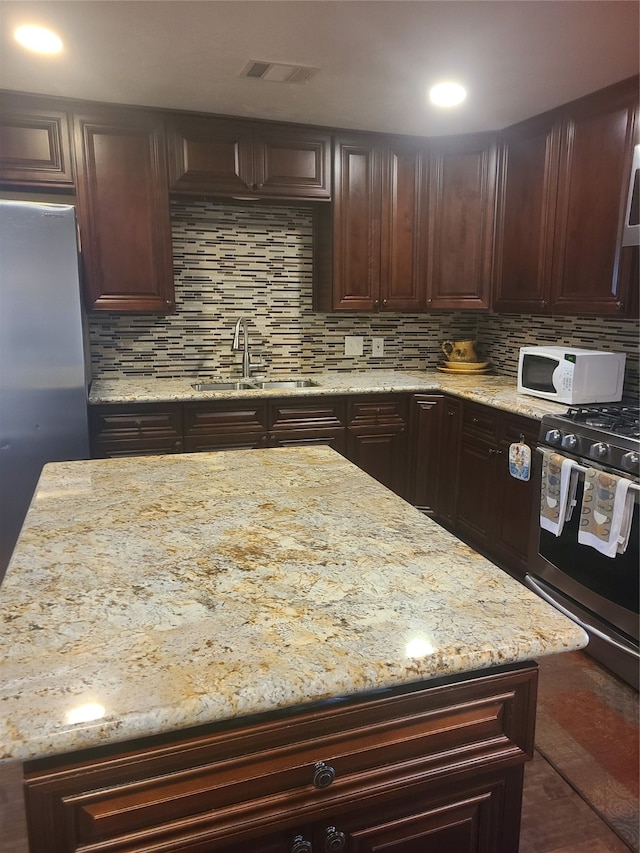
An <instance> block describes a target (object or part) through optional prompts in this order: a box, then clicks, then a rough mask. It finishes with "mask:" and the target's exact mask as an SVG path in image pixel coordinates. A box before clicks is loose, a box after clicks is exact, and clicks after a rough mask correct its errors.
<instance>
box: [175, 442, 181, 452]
mask: <svg viewBox="0 0 640 853" xmlns="http://www.w3.org/2000/svg"><path fill="white" fill-rule="evenodd" d="M175 448H176V450H182V442H181V441H176V443H175Z"/></svg>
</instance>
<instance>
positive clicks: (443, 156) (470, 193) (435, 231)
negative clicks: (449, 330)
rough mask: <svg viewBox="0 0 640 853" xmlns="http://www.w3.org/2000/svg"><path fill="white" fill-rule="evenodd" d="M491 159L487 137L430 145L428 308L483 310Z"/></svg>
mask: <svg viewBox="0 0 640 853" xmlns="http://www.w3.org/2000/svg"><path fill="white" fill-rule="evenodd" d="M496 158H497V145H496V137H495V136H494V135H493V134H470V135H468V136H460V137H449V138H447V139H446V140H434V141H432V143H431V156H430V166H429V230H430V251H429V282H428V287H429V292H428V297H429V298H428V306H429V307H430V308H446V309H458V308H484V309H488V308H489V294H490V283H491V254H492V249H493V227H494V204H495V184H496Z"/></svg>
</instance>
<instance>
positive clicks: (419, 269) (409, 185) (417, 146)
mask: <svg viewBox="0 0 640 853" xmlns="http://www.w3.org/2000/svg"><path fill="white" fill-rule="evenodd" d="M427 169H428V160H427V153H426V149H425V146H424V143H423V142H422V141H421V140H410V139H406V138H405V137H399V138H397V137H384V136H380V135H376V134H353V135H349V136H339V137H337V138H336V139H335V140H334V200H333V205H332V206H331V208H329V207H327V208H326V209H325V208H321V209H317V210H316V220H315V228H314V239H315V251H314V264H315V288H314V298H315V307H316V308H317V309H318V310H320V311H369V312H375V311H405V312H411V311H424V310H425V309H426V299H427V297H426V262H427V251H428V241H427V231H426V217H427Z"/></svg>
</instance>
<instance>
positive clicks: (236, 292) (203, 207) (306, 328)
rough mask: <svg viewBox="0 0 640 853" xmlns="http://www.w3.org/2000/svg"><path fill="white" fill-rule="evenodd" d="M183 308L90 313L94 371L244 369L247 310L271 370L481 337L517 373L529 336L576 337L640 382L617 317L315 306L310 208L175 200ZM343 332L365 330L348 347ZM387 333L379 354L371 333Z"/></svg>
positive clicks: (433, 360)
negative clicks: (242, 330)
mask: <svg viewBox="0 0 640 853" xmlns="http://www.w3.org/2000/svg"><path fill="white" fill-rule="evenodd" d="M171 212H172V227H173V253H174V270H175V285H176V312H175V313H174V314H171V315H168V316H164V315H163V316H150V315H122V314H108V313H105V314H102V313H101V314H97V313H96V314H92V315H90V318H89V321H90V322H89V326H90V340H91V353H92V368H93V376H94V378H118V377H121V378H125V377H134V376H140V377H150V376H157V377H164V378H170V377H183V376H184V377H195V376H199V377H206V376H213V375H216V376H228V375H231V374H239V373H240V370H241V360H242V354H241V353H239V352H233V351H232V350H231V341H232V337H233V328H234V325H235V321H236V319H237V318H238V317H241V316H244V317H246V318H247V319H248V321H249V332H250V336H249V337H250V343H251V350H252V352H253V353H258V352H259V353H261V355H262V357H263V362H264V370H267V371H269V372H273V373H286V372H291V371H304V372H306V373H312V372H313V371H326V370H364V369H368V368H389V369H411V368H413V369H423V368H425V367H433V366H435V365H436V364H437V363H438V361H440V360H441V358H442V354H441V352H440V344H441V342H442V341H443V340H445V339H447V338H457V339H466V338H476V339H477V340H478V342H479V346H478V349H479V352H480V353H481V354H483V355H486V356H487V357H488V358H489V359H491V361H492V362H493V364H494V366H495V368H496V370H497V372H499V373H504V374H507V375H513V376H515V372H516V365H517V358H518V349H519V347H520V346H522V345H523V344H525V343H527V344H535V343H561V344H562V343H566V344H571V345H573V346H585V347H591V348H602V349H613V350H621V351H624V352H626V353H627V374H626V383H625V393H627V394H637V393H638V323H637V322H636V321H619V320H609V319H598V320H594V319H580V318H578V319H576V318H548V319H544V320H541V318H540V317H527V316H521V315H502V316H496V315H484V314H483V315H480V314H473V313H464V312H445V313H438V314H430V315H423V314H416V315H406V314H381V315H357V314H348V315H335V314H319V313H317V312H314V311H313V310H312V307H311V306H312V303H311V281H312V216H311V208H310V207H299V206H295V207H293V206H291V207H288V206H286V207H285V206H275V205H272V206H260V207H256V206H250V205H228V204H220V203H216V202H213V201H195V202H193V201H189V202H183V201H176V202H172V208H171ZM345 335H360V336H362V337H363V338H364V352H363V355H362V356H359V357H352V356H345V355H344V338H345ZM373 337H382V338H384V355H383V356H378V357H375V358H374V357H373V356H372V353H371V347H372V340H371V339H372V338H373Z"/></svg>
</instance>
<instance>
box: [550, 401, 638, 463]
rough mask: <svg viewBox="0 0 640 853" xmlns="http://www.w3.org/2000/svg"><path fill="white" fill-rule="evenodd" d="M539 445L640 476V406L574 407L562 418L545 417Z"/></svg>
mask: <svg viewBox="0 0 640 853" xmlns="http://www.w3.org/2000/svg"><path fill="white" fill-rule="evenodd" d="M539 443H540V445H542V446H544V447H549V448H554V449H557V450H558V451H559V452H560V453H563V454H565V455H567V456H575V457H578V458H580V459H583V460H585V461H586V462H594V463H597V465H598V467H601V468H603V469H605V470H612V471H619V472H620V473H630V474H635V475H638V473H639V471H640V406H638V405H637V404H636V403H635V402H622V403H605V404H597V405H590V406H571V408H569V409H568V411H567V412H565V413H564V414H562V415H545V416H544V417H543V418H542V423H541V425H540V436H539Z"/></svg>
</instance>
